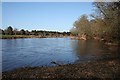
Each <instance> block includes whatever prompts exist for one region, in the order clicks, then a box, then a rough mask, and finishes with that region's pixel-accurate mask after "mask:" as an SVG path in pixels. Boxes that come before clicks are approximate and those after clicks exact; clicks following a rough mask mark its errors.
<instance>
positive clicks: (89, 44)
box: [71, 40, 120, 62]
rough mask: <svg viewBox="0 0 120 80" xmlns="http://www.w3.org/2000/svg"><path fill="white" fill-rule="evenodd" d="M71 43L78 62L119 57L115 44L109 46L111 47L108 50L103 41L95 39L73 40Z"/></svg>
mask: <svg viewBox="0 0 120 80" xmlns="http://www.w3.org/2000/svg"><path fill="white" fill-rule="evenodd" d="M71 44H72V47H73V49H74V52H75V53H76V54H77V56H78V57H79V60H78V61H79V62H81V61H83V62H84V61H93V60H105V59H113V58H116V57H120V54H119V52H118V47H117V46H114V48H113V46H111V47H112V48H113V49H112V50H110V48H111V47H110V46H107V45H105V44H104V43H103V42H100V41H97V40H87V41H84V40H77V41H76V40H75V41H74V42H72V43H71Z"/></svg>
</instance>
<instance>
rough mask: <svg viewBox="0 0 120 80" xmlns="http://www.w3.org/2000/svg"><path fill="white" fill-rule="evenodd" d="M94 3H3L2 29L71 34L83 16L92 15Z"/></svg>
mask: <svg viewBox="0 0 120 80" xmlns="http://www.w3.org/2000/svg"><path fill="white" fill-rule="evenodd" d="M92 11H93V5H92V2H72V3H71V2H3V3H2V14H3V15H2V21H3V24H2V29H5V28H7V27H8V26H12V27H13V28H17V29H18V30H20V29H25V30H29V31H31V30H45V31H58V32H69V30H70V29H71V28H72V27H73V23H74V22H75V21H76V20H77V19H78V18H79V17H80V16H81V15H82V14H86V15H88V19H90V17H89V15H90V14H92Z"/></svg>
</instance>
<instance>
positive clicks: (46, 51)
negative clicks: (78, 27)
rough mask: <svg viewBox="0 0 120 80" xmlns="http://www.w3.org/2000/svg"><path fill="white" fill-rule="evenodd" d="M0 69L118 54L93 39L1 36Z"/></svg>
mask: <svg viewBox="0 0 120 80" xmlns="http://www.w3.org/2000/svg"><path fill="white" fill-rule="evenodd" d="M0 41H2V71H8V70H13V69H15V68H21V67H37V66H56V64H53V63H52V62H56V63H58V64H61V65H63V64H75V63H82V62H88V61H95V60H106V59H113V58H116V57H118V56H119V54H118V51H117V50H116V49H113V48H112V49H111V48H109V47H108V46H106V45H104V44H103V43H102V42H99V41H95V40H88V41H83V40H72V39H70V38H25V39H1V40H0Z"/></svg>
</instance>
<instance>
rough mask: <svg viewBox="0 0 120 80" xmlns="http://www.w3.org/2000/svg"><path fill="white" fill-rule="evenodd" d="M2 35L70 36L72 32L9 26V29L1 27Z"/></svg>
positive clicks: (0, 32)
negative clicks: (29, 29) (19, 28)
mask: <svg viewBox="0 0 120 80" xmlns="http://www.w3.org/2000/svg"><path fill="white" fill-rule="evenodd" d="M0 34H1V35H34V36H41V37H47V36H49V37H62V36H70V32H56V31H43V30H32V31H28V30H24V29H21V30H18V29H16V28H14V29H13V28H12V27H11V26H9V27H7V29H4V30H3V29H0Z"/></svg>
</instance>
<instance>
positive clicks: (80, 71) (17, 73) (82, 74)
mask: <svg viewBox="0 0 120 80" xmlns="http://www.w3.org/2000/svg"><path fill="white" fill-rule="evenodd" d="M119 62H120V59H112V60H105V61H94V62H87V63H79V64H69V65H61V66H55V67H26V68H20V69H15V70H13V71H9V72H3V74H2V77H3V80H7V79H8V80H12V78H17V80H21V79H22V78H23V79H22V80H24V79H25V78H32V79H33V78H35V79H36V78H40V79H42V78H49V79H51V78H109V79H110V78H111V79H114V78H118V79H120V63H119ZM18 78H19V79H18ZM20 78H21V79H20ZM25 80H26V79H25Z"/></svg>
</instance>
